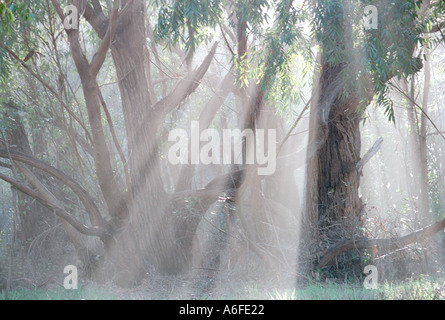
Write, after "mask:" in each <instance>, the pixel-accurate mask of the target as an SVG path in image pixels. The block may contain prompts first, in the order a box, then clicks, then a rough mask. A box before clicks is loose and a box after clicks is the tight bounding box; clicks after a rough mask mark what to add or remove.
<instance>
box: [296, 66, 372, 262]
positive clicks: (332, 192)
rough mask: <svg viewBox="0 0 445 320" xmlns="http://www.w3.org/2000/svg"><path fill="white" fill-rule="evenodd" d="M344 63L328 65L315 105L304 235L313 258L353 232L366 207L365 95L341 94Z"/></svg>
mask: <svg viewBox="0 0 445 320" xmlns="http://www.w3.org/2000/svg"><path fill="white" fill-rule="evenodd" d="M342 69H343V67H342V66H341V65H337V66H330V65H329V64H327V63H325V64H324V65H323V68H322V70H321V73H320V76H319V77H320V78H319V80H318V81H317V80H316V82H315V85H316V89H315V90H314V94H313V99H314V100H313V103H312V105H311V116H310V117H311V118H310V133H309V147H308V154H307V164H308V165H307V171H306V178H307V190H306V208H305V215H304V219H305V220H304V221H303V223H305V224H308V226H306V229H305V230H304V231H305V234H304V237H306V239H307V240H308V241H309V242H308V248H306V250H308V251H307V253H308V254H309V255H310V257H311V259H314V258H317V257H319V254H320V252H322V251H324V250H325V249H326V248H328V247H329V246H330V245H332V244H333V243H336V242H337V241H338V240H339V239H342V238H351V237H352V235H353V234H354V233H356V232H357V227H358V225H359V223H360V220H361V214H362V209H363V203H362V201H361V199H360V195H359V186H360V172H359V171H358V170H357V168H356V165H357V163H358V162H359V160H360V148H361V138H360V130H359V126H360V119H361V116H360V114H359V112H358V106H359V101H360V100H359V98H358V97H356V96H355V95H349V96H348V97H344V96H343V97H341V91H342V90H343V87H344V84H343V83H342V81H341V80H340V73H341V71H342ZM368 98H369V97H368ZM309 267H310V266H309ZM310 268H311V267H310Z"/></svg>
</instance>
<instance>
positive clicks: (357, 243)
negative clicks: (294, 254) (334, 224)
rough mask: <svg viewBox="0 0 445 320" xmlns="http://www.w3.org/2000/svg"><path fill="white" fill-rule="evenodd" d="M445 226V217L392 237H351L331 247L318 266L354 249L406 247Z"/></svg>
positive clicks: (391, 249) (387, 250)
mask: <svg viewBox="0 0 445 320" xmlns="http://www.w3.org/2000/svg"><path fill="white" fill-rule="evenodd" d="M444 228H445V219H442V220H440V221H438V222H436V223H433V224H431V225H429V226H427V227H425V228H423V229H420V230H418V231H415V232H413V233H410V234H408V235H406V236H403V237H399V238H390V239H366V238H360V239H349V240H345V241H342V242H340V243H338V244H337V245H335V246H333V247H331V248H330V249H329V250H328V251H327V252H326V253H325V255H324V256H323V257H322V258H321V259H320V261H319V262H318V268H323V267H324V266H326V265H327V264H328V263H329V262H330V261H331V260H332V259H334V258H335V257H336V256H338V255H339V254H342V253H344V252H347V251H349V250H352V249H357V250H363V249H372V248H375V247H377V248H378V249H379V251H383V252H389V251H394V250H397V249H401V248H403V247H406V246H407V245H409V244H412V243H416V242H422V241H424V240H425V239H427V238H429V237H431V236H433V235H435V234H436V233H437V232H439V231H441V230H443V229H444Z"/></svg>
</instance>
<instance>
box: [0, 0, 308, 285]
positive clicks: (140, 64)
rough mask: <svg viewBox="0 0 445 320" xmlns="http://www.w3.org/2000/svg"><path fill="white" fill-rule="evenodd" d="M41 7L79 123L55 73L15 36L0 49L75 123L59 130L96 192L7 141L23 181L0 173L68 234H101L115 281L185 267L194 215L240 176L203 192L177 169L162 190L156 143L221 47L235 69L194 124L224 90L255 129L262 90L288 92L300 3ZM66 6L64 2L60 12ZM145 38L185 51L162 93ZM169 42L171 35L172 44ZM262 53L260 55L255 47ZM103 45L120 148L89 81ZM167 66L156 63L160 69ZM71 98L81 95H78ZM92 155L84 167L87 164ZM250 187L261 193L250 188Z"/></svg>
mask: <svg viewBox="0 0 445 320" xmlns="http://www.w3.org/2000/svg"><path fill="white" fill-rule="evenodd" d="M45 4H46V6H43V7H44V8H43V13H42V16H41V17H35V19H36V20H37V21H39V22H41V23H42V24H45V22H44V19H45V18H46V19H48V21H49V22H48V23H51V27H50V28H51V29H52V30H55V37H54V39H53V40H54V41H55V42H57V43H59V44H60V43H61V41H62V40H63V39H64V38H66V39H67V41H68V45H69V47H68V49H69V51H68V57H69V58H70V59H72V61H73V62H74V66H75V70H76V73H77V74H78V79H79V81H80V87H81V89H82V95H81V97H82V99H83V101H82V102H81V103H80V105H81V108H79V111H80V110H81V109H82V108H84V110H85V109H86V111H87V112H86V120H85V121H84V120H83V118H79V116H78V114H77V113H75V112H72V109H71V107H70V106H69V104H68V103H67V101H66V100H65V99H64V98H63V97H64V96H63V95H60V93H59V92H58V90H57V84H56V85H54V80H53V81H52V82H51V81H45V79H44V78H43V77H42V76H41V75H39V74H38V73H37V72H36V66H35V65H32V66H30V65H28V64H27V61H28V60H29V59H32V57H29V58H28V59H26V57H25V58H22V55H21V54H18V53H17V48H16V47H14V41H11V42H4V43H2V46H1V49H2V53H3V54H2V55H1V57H2V59H4V60H5V61H13V62H14V64H15V65H14V67H15V68H20V69H21V70H24V71H25V72H27V73H28V74H29V75H31V76H32V77H33V78H34V79H35V80H36V81H37V82H38V85H39V87H40V88H43V89H44V90H45V92H47V93H48V94H49V96H50V97H51V100H52V99H54V101H55V103H56V104H60V106H61V108H62V109H64V110H65V111H66V112H68V113H69V116H70V117H69V118H70V119H71V120H73V121H74V120H75V122H76V126H68V127H67V126H62V127H63V129H64V131H65V133H66V134H67V135H68V136H69V137H70V139H69V141H70V143H71V145H72V148H73V149H74V150H75V149H76V148H78V147H80V148H82V149H84V150H85V151H86V152H85V153H83V154H81V155H80V154H77V155H76V152H74V153H73V154H74V155H75V156H76V157H77V156H79V159H78V160H79V161H78V162H77V165H78V169H77V170H78V171H76V172H82V171H83V170H84V172H88V169H92V173H91V174H88V176H87V179H86V180H94V181H95V183H93V185H94V184H96V183H97V185H98V190H97V191H99V192H98V193H99V195H98V196H95V195H94V194H93V193H91V192H90V190H91V189H89V190H87V189H86V186H85V185H84V184H83V183H80V182H79V179H80V178H81V177H77V176H76V175H75V173H74V174H73V173H68V172H66V171H65V168H63V167H59V166H57V167H56V166H54V165H52V164H51V163H50V161H48V160H50V159H44V158H43V157H39V156H38V155H31V154H25V153H23V152H21V151H20V150H17V149H14V147H13V145H10V146H9V147H8V148H3V149H1V150H0V156H1V157H3V158H5V159H7V160H9V161H10V162H11V164H10V167H11V168H16V169H18V170H20V172H21V174H23V175H24V176H25V177H26V178H27V181H28V182H29V184H25V183H21V182H20V181H18V180H17V179H15V178H14V177H10V176H2V179H4V180H6V181H7V182H9V183H10V184H12V185H14V186H15V187H16V188H17V189H19V190H21V191H22V192H24V193H26V194H28V195H29V196H31V197H33V198H35V199H37V200H38V201H40V202H41V203H43V204H44V205H45V206H47V207H49V208H51V210H53V212H54V213H55V214H56V215H57V216H59V217H60V218H61V219H62V220H63V221H64V222H65V223H66V224H67V225H69V226H70V228H71V227H72V228H74V229H75V230H76V232H79V233H81V234H84V235H87V236H90V237H96V238H98V239H100V240H101V242H102V244H103V247H104V251H105V261H108V262H111V266H112V269H113V271H114V274H115V275H116V277H117V278H116V279H117V280H118V281H119V282H120V283H121V284H127V285H128V284H134V283H135V282H138V281H140V280H141V279H142V277H143V276H144V275H145V274H146V273H147V272H148V271H150V270H152V268H154V269H155V270H157V271H160V272H165V273H178V272H181V271H183V270H186V269H187V268H188V266H189V265H190V260H191V258H190V255H191V247H192V240H193V237H194V235H195V232H196V229H197V226H198V224H199V222H200V221H201V218H202V216H203V214H204V213H205V212H206V210H207V208H208V207H209V206H210V205H211V204H212V203H213V202H215V201H216V200H218V195H219V194H220V193H221V192H222V191H226V193H229V194H232V196H233V195H234V194H236V193H237V191H236V190H237V189H238V188H239V187H240V186H241V185H242V183H243V181H244V171H243V170H241V171H240V172H241V174H239V175H237V176H236V177H238V178H237V179H234V178H233V177H234V175H233V173H229V174H228V175H224V176H221V177H216V178H215V179H214V181H213V182H211V183H209V185H208V186H207V187H206V188H204V189H203V190H191V184H190V183H189V180H190V179H189V178H184V179H183V180H184V181H186V183H184V184H182V183H181V184H180V185H181V186H180V187H178V188H177V190H176V191H177V192H175V193H170V192H167V190H166V189H167V188H166V184H165V181H164V180H163V172H162V163H161V151H160V145H161V144H162V143H163V142H164V141H163V138H164V137H165V136H164V135H163V134H164V132H163V128H164V124H165V119H166V117H167V116H168V115H169V114H170V113H171V112H172V111H175V110H177V109H179V108H180V106H181V105H182V104H183V103H184V101H186V100H187V99H188V98H189V97H190V96H192V95H193V93H194V92H195V91H196V89H197V88H198V86H199V84H200V82H201V80H202V79H203V78H204V76H205V75H206V73H207V72H208V70H209V67H210V65H211V63H212V61H213V60H214V58H215V53H216V51H217V49H221V50H225V52H226V53H225V54H226V55H227V56H228V57H229V58H228V61H229V62H230V61H232V63H233V67H230V68H229V69H230V70H229V72H228V73H227V75H226V76H224V77H222V79H221V82H220V88H221V90H219V91H218V92H217V93H215V94H214V96H213V97H212V98H211V99H210V100H209V102H208V103H207V105H206V110H207V111H209V109H210V110H211V111H210V112H203V114H202V115H203V119H201V121H203V123H206V126H209V125H210V122H211V121H212V118H213V117H214V115H215V114H216V112H217V111H218V109H219V106H221V105H222V104H223V102H224V101H225V99H226V98H225V97H227V96H228V94H229V93H234V94H235V95H236V96H237V98H236V99H237V100H238V101H239V106H240V108H241V111H242V112H243V113H244V116H243V117H240V119H241V120H240V123H239V127H240V128H241V129H244V128H255V127H256V126H258V125H259V121H258V119H259V114H260V113H261V112H263V110H262V109H263V108H265V107H267V101H268V100H267V99H268V98H269V97H268V95H267V94H268V93H269V94H270V96H271V97H273V96H274V95H275V96H277V95H278V96H280V95H282V94H283V95H286V94H287V95H290V94H291V92H292V79H291V76H290V73H288V72H287V71H288V70H289V68H290V63H291V57H292V55H293V54H295V50H296V48H297V46H296V45H297V41H296V39H298V38H299V36H300V34H299V31H298V28H296V24H297V23H298V22H299V21H300V20H301V14H302V11H301V10H297V9H296V8H295V6H293V3H292V1H276V2H271V3H269V2H266V1H233V2H232V1H217V0H209V1H158V2H156V3H150V4H149V6H148V8H147V4H146V2H145V1H142V0H133V1H130V0H122V1H117V0H116V1H113V2H111V1H98V0H93V1H85V0H83V1H82V0H77V1H72V2H69V3H61V2H59V1H57V0H51V1H49V0H48V1H46V3H45ZM68 4H70V5H72V6H71V7H69V9H70V10H68V11H65V8H66V7H65V6H66V5H68ZM31 8H32V6H31ZM147 9H151V10H154V11H156V12H158V15H157V20H156V19H154V21H153V20H150V19H153V16H152V15H147ZM31 12H32V10H31ZM271 13H272V14H273V15H274V19H275V23H274V26H273V27H272V28H270V29H266V28H265V27H264V25H265V24H266V23H267V17H268V15H269V14H271ZM55 18H58V19H55ZM38 19H42V20H41V21H40V20H38ZM55 21H57V22H55ZM76 23H77V24H76ZM154 24H156V27H155V28H154V30H153V28H152V25H154ZM231 29H232V30H231ZM208 30H214V33H219V36H220V39H221V40H222V41H221V40H220V41H219V42H216V41H215V38H214V36H213V38H212V37H211V36H208V35H207V34H206V31H208ZM170 39H171V41H168V40H170ZM155 41H159V42H160V43H162V44H165V45H166V47H164V48H165V50H171V51H172V52H173V51H175V52H177V53H178V55H179V56H180V57H181V58H182V57H183V58H184V60H183V61H184V69H183V70H182V71H181V72H182V75H181V76H180V77H178V79H177V80H176V82H175V83H174V85H173V86H171V91H170V92H167V91H166V90H163V91H162V92H159V90H156V89H155V87H154V81H153V77H154V74H155V71H154V70H152V67H153V66H156V68H159V69H160V66H159V65H158V64H156V62H159V61H161V60H160V59H159V55H161V54H162V53H161V52H159V45H156V43H155ZM208 41H211V42H212V43H213V44H212V45H210V46H209V50H208V52H207V53H206V54H205V56H204V57H199V55H197V54H196V52H197V48H198V47H202V46H203V45H204V44H205V43H206V42H208ZM263 42H264V44H266V45H264V44H263ZM85 43H88V44H91V46H94V45H96V46H97V49H94V50H93V51H92V49H91V46H90V45H88V46H85V45H84V44H85ZM175 44H179V46H178V47H179V50H178V49H177V47H175ZM60 46H62V45H60ZM261 50H263V51H264V52H265V53H266V54H265V55H259V54H258V52H261ZM201 52H202V51H201ZM201 52H200V53H201ZM108 53H111V55H110V57H111V63H112V65H113V71H114V72H115V79H117V80H116V82H117V85H118V89H119V95H120V104H121V107H122V109H121V114H122V117H123V124H124V131H125V145H124V144H123V143H122V141H118V140H119V139H117V137H116V134H115V133H116V132H115V128H114V127H113V124H112V122H111V121H109V118H110V117H109V112H108V109H109V108H108V106H107V102H106V99H104V97H103V92H102V90H103V89H102V86H100V85H99V82H98V78H99V77H100V76H101V73H102V72H105V71H104V64H105V63H107V61H109V59H108ZM25 60H27V61H25ZM55 63H56V64H57V61H56V62H55ZM252 66H253V67H252ZM166 70H167V68H165V69H164V70H162V69H161V72H164V73H165V74H167V75H168V71H167V72H166ZM60 75H61V77H59V80H61V81H60V83H63V82H67V83H69V81H68V80H67V75H66V74H63V72H62V73H61V74H60ZM173 80H175V79H173ZM165 88H166V87H165ZM220 93H223V94H222V96H221V95H220ZM74 97H75V98H76V99H79V96H78V95H77V94H76V95H74ZM103 115H105V118H106V121H104V119H103ZM107 129H108V130H107ZM108 131H109V132H110V133H111V137H110V136H109V134H108ZM113 132H114V134H113ZM109 141H112V142H111V144H112V146H110V143H109ZM6 143H7V142H6ZM113 149H115V150H117V152H116V153H117V154H118V156H117V157H115V154H114V153H112V152H111V151H112V150H113ZM90 160H91V162H92V168H88V162H89V161H90ZM28 167H31V168H33V169H34V170H38V171H40V172H43V173H44V174H45V175H46V176H49V177H51V179H52V180H57V181H59V183H61V184H62V185H63V186H64V189H69V190H70V192H71V193H72V194H74V195H75V196H76V197H77V198H78V200H79V202H80V203H81V204H82V207H83V212H84V213H85V214H84V215H83V216H82V217H79V216H77V215H74V214H73V213H72V212H70V209H69V206H67V205H66V203H64V202H63V200H62V199H59V198H58V197H57V196H56V195H55V194H54V192H53V191H52V190H51V189H48V188H47V187H46V186H45V183H43V182H42V181H41V179H39V177H38V176H37V175H35V174H34V173H33V172H32V171H30V170H28V169H27V168H28ZM118 168H120V169H121V170H118ZM190 172H191V174H192V175H193V172H194V171H193V170H191V171H188V172H184V173H183V174H181V176H187V175H190ZM235 174H236V173H235ZM82 182H84V181H82ZM259 182H260V181H259V180H257V182H256V183H257V184H259ZM215 186H216V187H215ZM253 190H255V192H257V193H260V192H261V191H260V189H259V188H258V189H256V188H253ZM101 202H103V205H102V204H100V203H101ZM253 246H255V243H253ZM263 249H264V248H263ZM256 250H257V252H260V251H261V250H260V249H258V248H257V249H256ZM86 262H87V261H86Z"/></svg>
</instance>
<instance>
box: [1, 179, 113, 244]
mask: <svg viewBox="0 0 445 320" xmlns="http://www.w3.org/2000/svg"><path fill="white" fill-rule="evenodd" d="M0 179H2V180H4V181H6V182H8V183H9V184H11V185H12V186H13V187H15V188H16V189H18V190H20V191H21V192H23V193H25V194H27V195H28V196H30V197H31V198H34V199H36V200H38V201H39V202H40V203H42V204H43V205H44V206H45V207H47V208H49V209H51V210H54V211H55V213H56V215H57V216H58V217H60V218H62V219H63V220H65V221H66V222H68V223H69V224H70V225H72V226H73V227H74V228H75V229H76V230H77V231H79V232H80V233H83V234H85V235H88V236H97V237H103V236H104V235H105V234H106V229H104V228H101V227H88V226H86V225H84V224H83V223H80V222H79V221H77V220H76V219H75V218H74V217H73V216H72V215H71V214H69V213H68V212H67V211H66V210H65V209H63V208H61V207H60V206H58V205H56V204H54V203H51V202H50V201H48V199H45V198H44V197H42V196H41V195H40V194H39V193H37V192H35V191H34V190H32V189H31V188H29V187H27V186H25V185H24V184H22V183H20V182H18V181H16V180H14V179H11V178H9V177H8V176H5V175H3V174H1V173H0Z"/></svg>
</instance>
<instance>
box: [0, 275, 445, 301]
mask: <svg viewBox="0 0 445 320" xmlns="http://www.w3.org/2000/svg"><path fill="white" fill-rule="evenodd" d="M148 290H149V289H148ZM151 296H153V295H151ZM121 298H122V296H118V295H116V294H113V293H112V292H111V291H108V290H106V289H102V288H79V289H78V290H65V289H63V288H60V289H53V290H37V289H36V290H25V289H21V290H14V291H12V292H10V294H9V297H8V299H9V300H83V299H84V300H116V299H121ZM197 298H198V300H199V299H227V300H244V299H272V300H445V279H444V278H440V279H434V278H432V277H426V276H425V277H418V278H413V279H410V280H407V281H404V282H400V283H382V284H380V285H379V286H378V288H377V289H374V290H373V289H365V288H364V287H363V285H362V284H359V283H355V284H354V283H352V284H348V283H317V282H314V283H311V284H308V285H305V286H303V287H301V288H298V289H288V290H278V289H272V290H270V289H264V288H261V287H260V286H258V285H255V284H253V285H252V284H251V285H247V286H246V287H244V289H243V290H241V291H240V292H238V293H234V292H232V293H229V294H228V296H220V297H216V296H213V295H212V296H211V297H210V296H209V297H206V296H202V297H197ZM5 299H6V297H5V292H4V291H2V292H0V300H5Z"/></svg>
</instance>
